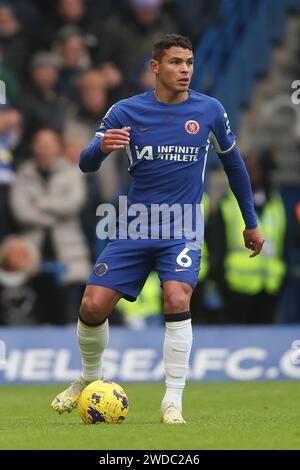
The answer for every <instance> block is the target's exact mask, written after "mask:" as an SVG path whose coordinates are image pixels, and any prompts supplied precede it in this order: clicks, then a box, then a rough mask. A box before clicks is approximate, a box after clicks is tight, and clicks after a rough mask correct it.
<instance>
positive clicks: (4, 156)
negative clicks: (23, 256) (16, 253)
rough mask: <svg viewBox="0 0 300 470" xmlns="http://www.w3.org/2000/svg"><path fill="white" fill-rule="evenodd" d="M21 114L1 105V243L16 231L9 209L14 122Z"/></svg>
mask: <svg viewBox="0 0 300 470" xmlns="http://www.w3.org/2000/svg"><path fill="white" fill-rule="evenodd" d="M18 116H19V113H18V112H17V111H16V110H14V109H10V108H8V107H7V106H3V105H0V241H1V240H2V238H4V237H5V236H6V235H8V234H10V233H11V232H12V231H13V229H14V224H13V221H12V217H11V211H10V208H9V189H10V185H11V184H12V181H13V178H14V170H13V153H12V149H13V147H14V143H15V142H14V132H13V125H14V120H15V118H17V117H18Z"/></svg>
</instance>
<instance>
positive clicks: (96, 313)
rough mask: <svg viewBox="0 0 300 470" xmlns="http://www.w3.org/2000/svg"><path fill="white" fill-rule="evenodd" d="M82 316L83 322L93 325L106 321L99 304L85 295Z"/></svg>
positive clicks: (81, 310) (81, 308)
mask: <svg viewBox="0 0 300 470" xmlns="http://www.w3.org/2000/svg"><path fill="white" fill-rule="evenodd" d="M80 316H81V318H82V320H83V321H86V322H87V323H90V324H91V325H97V324H99V323H101V322H102V321H103V320H105V315H103V314H102V312H101V308H100V307H99V303H97V302H96V299H95V298H94V297H93V296H90V295H85V296H84V297H83V299H82V303H81V307H80Z"/></svg>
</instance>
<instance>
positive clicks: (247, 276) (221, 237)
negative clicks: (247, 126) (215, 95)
mask: <svg viewBox="0 0 300 470" xmlns="http://www.w3.org/2000/svg"><path fill="white" fill-rule="evenodd" d="M245 163H246V166H247V169H248V172H249V176H250V179H251V185H252V190H253V199H254V205H255V210H256V214H257V223H258V228H259V230H260V231H261V233H262V234H263V236H264V238H265V243H264V247H263V249H262V251H261V253H260V255H259V256H256V257H254V258H250V257H249V251H248V250H247V249H246V248H245V242H244V238H243V230H244V228H245V224H244V221H243V218H242V215H241V212H240V209H239V206H238V203H237V201H236V199H235V197H234V195H233V194H232V192H229V193H228V194H227V195H226V196H225V197H224V198H223V199H222V200H221V202H220V211H219V214H218V216H217V217H216V218H217V219H218V218H219V222H218V223H215V224H214V232H215V233H213V234H212V237H213V238H214V241H213V243H212V246H210V245H209V248H210V250H213V251H214V259H212V260H211V263H212V265H213V266H212V269H213V272H214V275H215V278H217V279H218V283H219V286H220V290H221V291H222V294H223V297H224V301H225V310H226V312H225V313H226V315H227V321H229V322H231V323H270V322H273V321H274V320H275V317H276V313H277V306H278V295H279V293H280V290H281V287H282V284H283V281H284V278H285V273H286V264H285V261H284V243H285V234H286V223H287V220H286V213H285V208H284V204H283V201H282V199H281V196H280V194H279V192H277V191H272V190H271V185H270V180H269V172H268V171H267V169H266V166H265V165H264V162H263V161H262V160H260V159H256V158H249V157H248V158H246V160H245ZM220 221H221V222H220ZM216 252H219V254H218V255H217V256H215V254H216ZM218 256H219V261H218V263H216V259H215V258H218ZM220 259H221V261H220Z"/></svg>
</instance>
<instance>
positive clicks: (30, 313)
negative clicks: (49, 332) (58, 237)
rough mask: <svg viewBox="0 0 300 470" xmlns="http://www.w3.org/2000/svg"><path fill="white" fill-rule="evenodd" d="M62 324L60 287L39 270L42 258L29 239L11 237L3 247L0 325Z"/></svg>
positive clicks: (0, 249)
mask: <svg viewBox="0 0 300 470" xmlns="http://www.w3.org/2000/svg"><path fill="white" fill-rule="evenodd" d="M43 323H44V324H46V323H52V324H53V323H54V324H63V323H65V309H64V303H63V293H62V289H61V287H60V286H59V285H58V283H57V282H56V280H55V277H54V275H53V274H51V273H43V272H41V271H40V255H39V252H38V250H37V248H36V247H35V246H33V245H32V244H31V242H30V241H29V240H26V239H25V238H22V237H19V236H11V237H8V238H6V239H5V240H3V241H2V243H1V245H0V324H1V325H10V326H16V325H32V324H43Z"/></svg>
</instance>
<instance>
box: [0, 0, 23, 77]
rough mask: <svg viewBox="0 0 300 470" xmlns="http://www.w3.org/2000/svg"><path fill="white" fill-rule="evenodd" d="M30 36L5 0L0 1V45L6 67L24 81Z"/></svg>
mask: <svg viewBox="0 0 300 470" xmlns="http://www.w3.org/2000/svg"><path fill="white" fill-rule="evenodd" d="M30 42H31V41H30V36H29V34H28V33H27V32H26V31H25V30H24V28H23V26H22V24H21V23H20V21H19V20H18V18H17V17H16V15H15V13H14V10H13V8H12V7H11V5H9V3H8V2H7V3H6V2H0V46H1V48H2V52H3V60H4V63H5V65H6V67H7V68H8V69H9V70H11V72H13V73H14V75H15V76H16V77H17V78H18V80H20V82H23V81H25V78H26V65H27V63H28V59H29V54H30V47H31V44H30Z"/></svg>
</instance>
